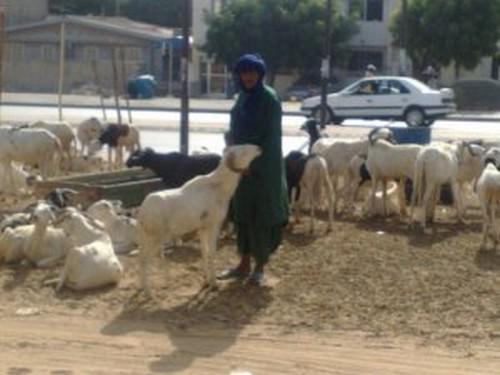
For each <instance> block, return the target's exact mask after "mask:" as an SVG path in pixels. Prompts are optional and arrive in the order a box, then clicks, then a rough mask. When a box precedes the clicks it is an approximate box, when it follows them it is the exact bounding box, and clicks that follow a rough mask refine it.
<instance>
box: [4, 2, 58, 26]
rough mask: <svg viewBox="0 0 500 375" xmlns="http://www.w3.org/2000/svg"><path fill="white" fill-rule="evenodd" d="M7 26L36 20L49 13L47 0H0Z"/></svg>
mask: <svg viewBox="0 0 500 375" xmlns="http://www.w3.org/2000/svg"><path fill="white" fill-rule="evenodd" d="M0 9H3V11H4V12H5V14H6V20H7V22H6V23H7V26H12V25H19V24H23V23H30V22H37V21H40V20H43V19H44V18H45V17H47V16H48V15H49V0H0Z"/></svg>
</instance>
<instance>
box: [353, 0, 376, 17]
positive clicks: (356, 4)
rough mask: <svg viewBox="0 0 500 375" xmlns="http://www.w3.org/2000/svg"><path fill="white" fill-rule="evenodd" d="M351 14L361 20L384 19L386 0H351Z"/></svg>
mask: <svg viewBox="0 0 500 375" xmlns="http://www.w3.org/2000/svg"><path fill="white" fill-rule="evenodd" d="M349 16H351V17H354V18H356V19H359V20H361V21H383V19H384V0H349Z"/></svg>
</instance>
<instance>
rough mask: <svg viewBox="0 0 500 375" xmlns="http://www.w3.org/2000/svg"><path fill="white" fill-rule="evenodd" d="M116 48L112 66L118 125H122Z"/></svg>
mask: <svg viewBox="0 0 500 375" xmlns="http://www.w3.org/2000/svg"><path fill="white" fill-rule="evenodd" d="M116 48H117V47H114V48H113V56H112V59H111V65H112V69H113V93H114V96H115V106H116V114H117V116H118V125H121V124H122V114H121V109H120V98H119V89H118V70H117V68H116V60H117V56H116V55H117V52H116Z"/></svg>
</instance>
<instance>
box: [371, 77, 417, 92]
mask: <svg viewBox="0 0 500 375" xmlns="http://www.w3.org/2000/svg"><path fill="white" fill-rule="evenodd" d="M409 92H410V91H409V90H408V89H407V88H406V87H405V86H404V85H403V84H402V83H401V82H399V81H396V80H393V79H390V80H388V79H382V80H380V81H379V86H378V94H380V95H398V94H408V93H409Z"/></svg>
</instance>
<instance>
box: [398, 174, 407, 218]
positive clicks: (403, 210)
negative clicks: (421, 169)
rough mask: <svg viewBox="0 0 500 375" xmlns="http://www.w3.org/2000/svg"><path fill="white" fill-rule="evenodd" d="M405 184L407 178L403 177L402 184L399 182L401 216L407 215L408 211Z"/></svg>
mask: <svg viewBox="0 0 500 375" xmlns="http://www.w3.org/2000/svg"><path fill="white" fill-rule="evenodd" d="M405 184H406V178H405V177H402V178H401V181H400V184H398V200H399V214H400V215H401V216H407V214H408V213H407V211H406V196H405V188H404V187H405ZM400 186H401V189H400V188H399V187H400Z"/></svg>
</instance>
